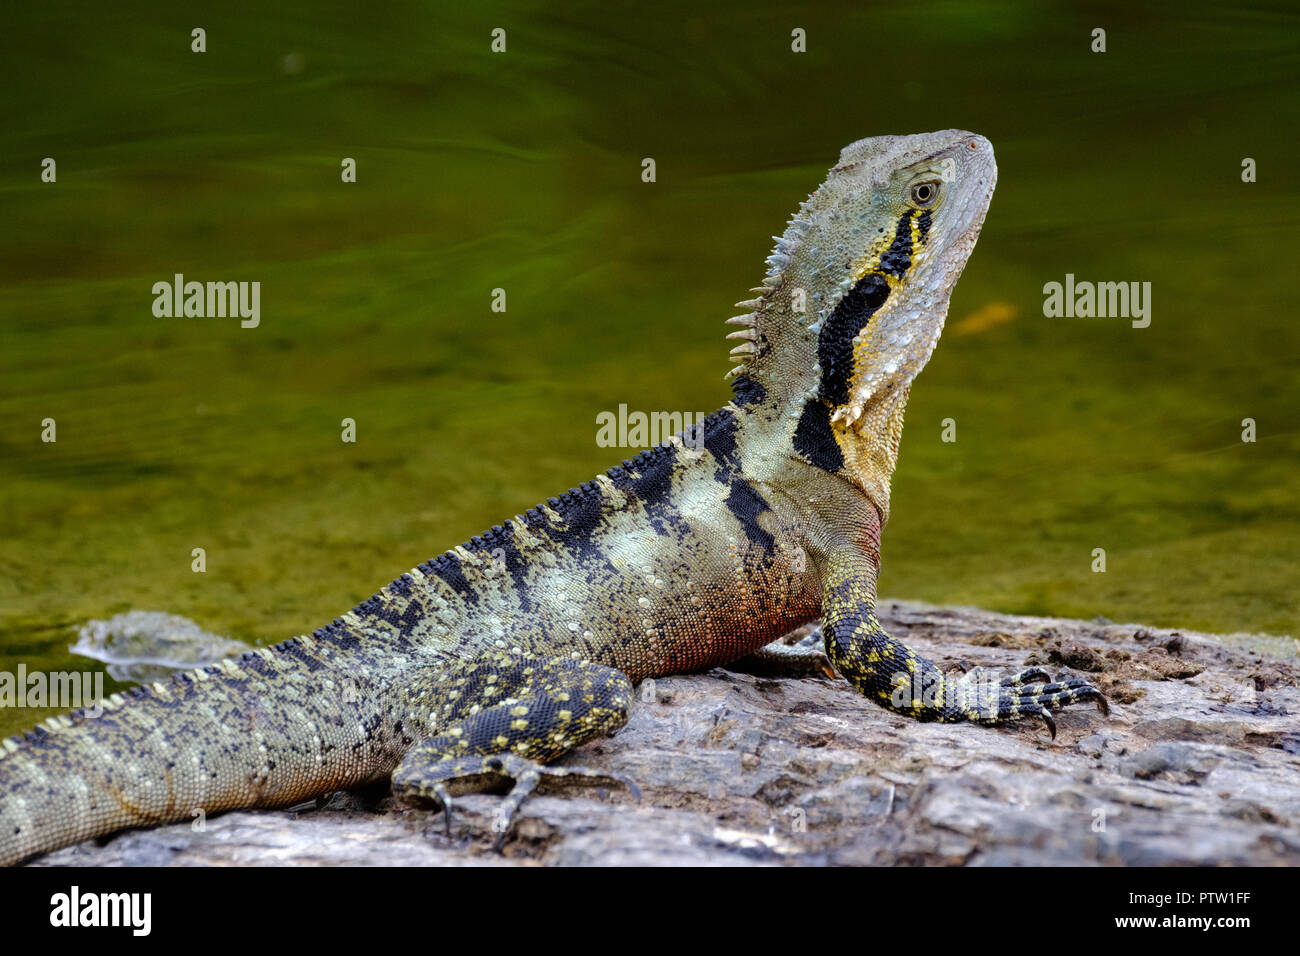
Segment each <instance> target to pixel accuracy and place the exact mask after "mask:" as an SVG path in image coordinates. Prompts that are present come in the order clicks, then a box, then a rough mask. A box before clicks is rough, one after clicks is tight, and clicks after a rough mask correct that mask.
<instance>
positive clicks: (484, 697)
mask: <svg viewBox="0 0 1300 956" xmlns="http://www.w3.org/2000/svg"><path fill="white" fill-rule="evenodd" d="M432 697H433V699H434V700H435V701H437V700H440V701H441V702H442V708H441V709H442V712H443V713H442V715H440V716H441V719H440V721H439V726H440V727H441V728H442V730H441V731H440V732H439V733H438V734H437V736H434V737H430V738H427V739H425V740H423V741H420V742H419V743H417V744H415V746H413V747H412V748H411V749H410V750H409V751H407V754H406V756H405V757H404V758H403V759H402V762H401V763H400V764H399V765H398V767H397V769H396V770H395V771H394V772H393V793H394V794H395V795H396V796H397V798H398V799H399V800H400V801H402V802H404V803H408V804H413V805H422V804H423V805H429V804H432V805H434V806H440V807H441V808H442V810H443V813H444V820H445V823H446V827H447V830H448V832H450V828H451V806H452V797H454V796H459V795H461V794H465V793H482V792H498V791H503V790H505V791H508V793H507V795H506V799H505V801H504V802H503V804H502V806H501V810H500V813H499V817H498V821H499V822H498V835H497V839H496V846H497V847H498V848H500V846H501V844H502V843H504V842H505V838H506V835H507V834H508V833H509V831H510V824H511V821H512V820H513V818H514V814H515V812H516V811H517V810H518V809H519V807H520V805H521V804H522V803H523V802H524V800H525V799H526V798H527V797H528V795H529V794H531V793H532V792H534V790H537V791H539V792H547V791H553V790H558V789H569V788H573V787H577V786H624V787H627V788H628V790H630V791H631V792H632V794H633V795H634V796H636V797H637V798H638V799H640V791H639V790H638V789H637V786H636V784H635V783H633V782H632V781H631V780H630V779H628V778H627V777H624V776H622V775H619V774H610V773H603V772H599V771H593V770H587V769H585V768H582V767H567V766H566V767H548V766H546V764H547V763H549V762H550V761H552V760H555V759H557V758H558V757H560V756H562V755H563V754H565V753H566V752H568V751H569V750H571V749H572V748H574V747H576V746H578V745H579V744H582V743H585V742H586V741H588V740H591V739H593V738H596V737H599V736H602V735H604V734H610V733H613V732H614V731H615V730H617V729H618V728H620V727H622V726H623V724H624V723H626V722H627V717H628V709H629V707H630V706H631V703H632V682H631V681H630V680H629V679H628V677H627V675H626V674H624V673H623V672H621V671H619V670H616V669H614V668H612V667H605V666H603V665H600V664H592V663H589V662H586V661H574V660H569V659H543V658H529V657H524V656H522V655H518V654H509V655H502V656H501V657H500V658H497V659H490V660H486V661H479V662H476V663H475V664H474V665H472V666H469V667H466V668H464V669H463V670H461V671H460V672H459V673H456V672H453V673H450V674H448V673H444V674H441V675H439V680H438V686H437V687H436V688H435V689H434V692H433V694H432Z"/></svg>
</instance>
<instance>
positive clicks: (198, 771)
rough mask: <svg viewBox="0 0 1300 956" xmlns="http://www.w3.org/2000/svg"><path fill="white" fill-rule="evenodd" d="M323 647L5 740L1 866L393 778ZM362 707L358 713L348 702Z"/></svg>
mask: <svg viewBox="0 0 1300 956" xmlns="http://www.w3.org/2000/svg"><path fill="white" fill-rule="evenodd" d="M317 643H318V642H316V641H315V640H314V639H313V638H309V637H301V638H294V639H293V640H291V641H286V642H285V643H283V644H280V645H277V646H276V647H275V648H262V649H260V650H257V651H252V652H250V653H248V654H245V655H244V656H243V657H241V658H238V659H232V660H225V661H222V662H221V663H220V664H216V665H212V666H210V667H205V668H201V669H199V670H193V671H188V672H185V673H182V674H178V675H176V677H174V678H173V679H172V680H170V681H167V682H162V681H160V682H158V683H155V684H151V685H147V686H140V687H136V688H133V689H132V690H131V691H130V692H129V693H126V694H114V695H113V696H112V697H110V698H108V699H106V700H104V701H101V702H100V703H99V704H98V705H96V706H95V707H93V708H83V709H82V710H79V711H76V712H74V713H71V714H63V715H60V716H57V717H51V718H50V719H49V720H47V721H45V722H44V723H43V724H41V725H40V726H39V727H37V728H36V729H35V730H32V731H29V732H28V733H26V734H22V735H19V736H16V737H9V738H7V739H4V740H0V865H6V866H8V865H13V864H15V863H19V862H22V861H23V860H26V859H28V858H30V857H33V856H36V855H39V854H42V853H48V852H50V851H51V850H55V849H58V848H60V847H64V846H68V845H71V844H74V843H79V842H81V841H83V840H87V839H90V838H92V837H96V836H101V835H103V834H107V833H111V832H113V831H115V830H120V829H123V828H126V827H138V826H152V825H155V824H159V823H167V822H172V821H178V820H189V819H196V820H200V821H201V820H203V819H205V817H206V814H208V813H215V812H217V811H220V810H230V809H236V808H247V807H255V806H257V807H271V806H287V805H291V804H293V803H296V802H299V801H301V800H304V799H307V798H309V797H311V796H315V795H318V794H320V793H326V792H329V791H331V790H334V789H338V788H340V787H344V786H351V785H355V784H358V783H363V782H365V781H367V780H370V779H375V778H376V777H378V776H380V775H382V774H383V773H384V772H385V771H391V769H392V766H394V765H395V764H396V762H397V760H398V759H399V757H400V754H393V753H389V752H388V748H386V746H385V743H384V738H383V736H382V735H379V736H378V737H377V738H375V737H369V736H368V735H367V727H366V725H369V726H370V728H371V729H373V728H374V726H375V724H376V722H377V721H376V717H377V715H374V714H366V713H364V712H362V710H361V706H362V705H361V703H360V702H361V701H364V700H365V699H366V697H367V695H366V694H364V693H361V694H356V695H351V694H348V693H338V694H334V693H329V690H330V689H331V687H332V686H333V684H334V681H333V680H332V679H331V674H334V673H337V672H338V669H337V666H336V665H331V664H326V663H324V662H323V661H322V659H321V657H320V655H319V653H318V652H317V650H316V644H317ZM350 700H355V701H356V702H350Z"/></svg>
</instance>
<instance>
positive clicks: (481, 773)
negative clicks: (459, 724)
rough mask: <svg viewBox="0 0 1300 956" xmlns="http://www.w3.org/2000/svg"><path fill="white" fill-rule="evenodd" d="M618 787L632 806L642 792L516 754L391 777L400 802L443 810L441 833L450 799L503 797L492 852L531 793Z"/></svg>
mask: <svg viewBox="0 0 1300 956" xmlns="http://www.w3.org/2000/svg"><path fill="white" fill-rule="evenodd" d="M613 786H620V787H624V788H626V789H627V790H628V792H629V793H631V794H632V796H633V797H635V798H636V800H637V802H638V803H639V802H640V801H641V790H640V788H639V787H638V786H637V785H636V783H635V782H634V781H633V780H632V779H631V778H630V777H627V776H624V775H623V774H620V773H610V772H607V771H601V770H589V769H587V768H585V767H555V766H548V765H546V764H540V763H537V762H536V761H533V760H528V759H527V758H525V757H520V756H519V755H518V754H512V753H502V754H493V755H491V756H487V757H479V756H465V757H452V758H449V759H446V760H441V761H439V762H437V763H435V764H433V765H431V766H428V767H426V768H425V770H424V772H423V773H422V774H420V775H419V776H415V775H412V774H409V773H408V774H404V775H402V776H400V777H399V776H398V775H394V777H393V793H394V795H395V796H396V797H397V798H398V800H400V801H401V802H403V803H407V804H411V805H415V806H422V805H425V806H427V805H430V804H431V805H433V806H434V807H435V808H436V807H441V808H442V811H443V828H444V832H446V833H447V834H448V835H450V834H451V807H452V798H453V797H454V796H461V795H463V794H466V793H502V792H504V793H505V794H506V797H505V799H504V800H503V801H502V802H501V806H500V807H499V808H498V809H497V814H496V820H495V821H494V823H493V826H492V828H493V829H494V830H495V831H496V833H497V837H496V840H495V841H494V842H493V849H496V850H500V849H501V847H502V845H503V844H504V843H505V841H506V837H507V836H508V835H509V833H510V827H511V824H512V823H513V822H514V817H515V813H516V812H517V811H518V810H519V807H520V806H521V805H522V804H523V802H524V801H525V800H526V799H528V797H529V795H531V794H532V793H543V794H545V793H556V792H560V791H564V790H573V789H577V788H579V787H613Z"/></svg>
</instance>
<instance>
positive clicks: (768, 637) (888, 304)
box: [0, 130, 1105, 864]
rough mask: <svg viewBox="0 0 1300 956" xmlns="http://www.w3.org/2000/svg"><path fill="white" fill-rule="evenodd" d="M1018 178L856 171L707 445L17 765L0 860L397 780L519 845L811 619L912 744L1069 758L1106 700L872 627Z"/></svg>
mask: <svg viewBox="0 0 1300 956" xmlns="http://www.w3.org/2000/svg"><path fill="white" fill-rule="evenodd" d="M996 177H997V167H996V165H995V163H994V159H993V150H992V147H991V146H990V145H989V142H988V141H987V140H986V139H984V138H983V137H982V136H978V135H975V134H972V133H968V132H964V131H960V130H947V131H944V132H938V133H929V134H922V135H915V136H882V137H877V138H872V139H864V140H861V141H859V142H856V143H853V144H852V145H850V146H848V147H846V148H845V149H844V150H843V151H842V152H841V154H840V158H839V162H838V163H837V164H836V165H835V166H834V167H833V168H832V169H831V170H830V173H829V175H828V176H827V178H826V181H825V182H824V183H823V184H822V185H821V186H820V187H819V188H818V189H817V190H816V192H814V193H813V194H812V195H811V196H810V197H809V198H808V200H807V201H806V202H804V203H803V204H802V205H801V206H800V208H799V210H798V212H797V213H796V214H795V215H794V217H793V218H792V219H791V220H790V222H789V225H788V227H787V229H786V231H785V234H784V235H783V236H781V237H780V238H779V239H778V240H777V244H776V249H775V251H774V252H773V253H772V255H771V257H770V258H769V259H768V265H769V269H768V272H767V276H766V278H765V279H764V280H763V284H762V285H761V286H759V287H758V288H756V289H754V290H753V291H754V293H755V296H754V297H753V298H751V299H748V300H746V301H744V302H741V303H738V305H739V306H740V307H741V308H743V309H744V310H745V311H744V314H743V315H739V316H737V317H735V318H732V319H729V320H728V322H729V323H731V324H732V325H734V326H735V327H736V329H735V331H733V332H732V333H731V335H730V336H729V338H732V339H736V340H738V344H737V345H736V347H735V349H733V354H735V355H737V356H738V357H739V358H738V361H739V362H740V363H741V364H739V365H738V366H737V367H736V368H735V369H733V370H732V372H731V373H729V376H730V377H731V378H732V379H733V383H732V387H733V396H732V399H731V401H730V402H729V403H728V404H727V405H726V406H725V407H723V408H722V409H720V410H719V411H717V412H714V413H713V414H712V415H709V416H708V417H707V418H706V419H705V421H704V423H703V426H702V433H701V432H700V431H697V430H695V429H699V428H700V427H701V426H698V425H697V426H695V427H694V428H693V429H690V430H688V432H686V433H684V434H682V435H678V436H674V437H673V438H672V439H670V440H669V441H666V442H664V443H662V444H660V445H658V446H656V447H655V448H653V449H650V450H649V451H645V452H642V453H641V454H639V455H638V456H636V457H635V458H632V459H630V460H627V461H624V462H623V463H622V464H621V465H617V466H615V467H614V468H612V469H610V470H609V471H608V472H607V473H606V474H602V475H597V476H596V478H595V479H594V480H591V481H587V482H584V483H582V484H581V485H579V486H578V487H576V488H573V489H571V490H569V491H567V492H565V493H564V494H563V495H560V496H558V497H555V498H550V499H548V500H547V501H546V502H545V503H543V504H541V505H539V506H538V507H536V508H532V509H530V510H528V511H526V512H524V513H523V514H522V515H517V516H515V517H514V518H512V519H510V520H509V521H505V522H503V523H501V524H499V525H497V526H495V527H493V528H492V529H491V530H490V531H487V532H485V533H484V534H482V535H479V536H475V537H473V538H471V539H470V540H469V541H467V542H465V543H464V544H462V545H460V546H459V547H456V548H455V549H453V550H451V551H448V552H446V553H445V554H443V555H441V556H439V557H437V558H435V559H433V560H431V561H428V562H427V563H425V564H422V565H420V566H419V567H417V568H414V569H412V570H411V571H409V572H408V573H406V574H403V575H402V576H401V577H399V578H398V579H397V580H395V581H393V582H392V583H391V584H389V585H388V586H387V587H385V588H383V589H382V590H380V591H379V592H378V593H377V594H375V595H374V596H373V597H372V598H370V599H369V600H367V601H365V602H364V603H362V604H360V605H358V606H357V607H355V608H353V609H352V610H351V611H349V612H348V613H346V614H344V615H343V616H342V617H340V618H339V619H337V620H335V621H334V622H333V623H331V624H329V625H327V626H325V627H323V628H320V629H319V630H317V631H315V632H314V633H312V634H310V635H305V636H301V637H296V638H293V639H292V640H289V641H285V642H283V643H281V644H278V645H276V646H274V647H264V648H261V649H259V650H256V651H252V652H249V653H247V654H244V655H243V656H242V657H238V658H233V659H228V660H224V661H222V662H221V663H220V664H218V665H213V666H209V667H204V668H200V669H197V670H192V671H188V672H186V673H182V674H179V675H177V676H176V677H174V678H173V679H171V680H166V681H159V682H156V683H152V684H145V685H141V686H137V687H135V688H133V689H132V690H131V691H130V692H128V693H124V694H114V695H113V696H112V697H110V698H109V699H108V700H106V701H104V702H103V712H102V714H100V715H99V716H93V715H91V714H89V713H86V712H76V713H72V714H68V715H63V716H58V717H53V718H51V719H49V720H47V721H46V722H45V723H43V724H42V725H41V726H39V727H37V728H36V729H35V730H32V731H30V732H28V733H26V734H22V735H18V736H15V737H11V738H8V739H6V740H4V741H2V742H0V862H3V863H6V864H11V863H16V862H19V861H23V860H26V859H28V858H31V857H33V856H36V855H39V854H42V853H46V852H49V851H50V850H53V849H55V848H58V847H62V846H66V845H68V844H73V843H77V842H79V841H82V840H85V839H88V838H90V837H94V836H98V835H102V834H106V833H110V832H112V831H115V830H119V829H122V828H127V827H136V826H145V825H153V824H158V823H163V822H166V821H171V820H188V819H190V818H191V816H192V814H193V812H194V811H195V810H196V809H198V808H201V809H203V810H204V811H205V812H208V813H213V812H216V811H220V810H228V809H233V808H242V807H283V806H288V805H292V804H295V803H299V802H301V801H303V800H305V799H308V798H310V797H312V796H316V795H321V794H325V793H328V792H330V791H334V790H338V789H341V788H353V787H358V786H361V785H363V784H366V783H369V782H372V781H378V780H383V779H387V778H391V781H392V788H393V791H394V793H395V794H396V795H397V797H398V798H399V799H401V800H403V801H404V802H409V803H414V804H422V805H432V806H435V807H436V806H442V807H443V808H444V809H448V808H450V806H451V802H452V799H453V798H454V797H455V796H456V795H458V794H460V793H465V792H471V791H480V790H489V789H505V790H507V791H508V795H507V796H506V798H505V805H504V807H503V815H504V819H505V820H507V821H508V820H509V819H510V818H511V816H512V815H513V814H514V813H515V811H516V810H517V809H518V807H519V805H520V804H521V803H522V801H523V800H524V798H525V797H526V796H527V795H528V794H529V793H530V792H532V791H533V790H534V789H536V788H538V787H539V785H541V786H542V788H543V789H545V788H548V787H550V788H558V787H564V786H568V785H584V784H592V783H606V784H609V783H613V782H625V783H630V781H622V780H620V778H617V777H611V775H609V774H606V773H595V772H593V771H589V770H586V769H584V768H582V767H577V766H568V765H561V766H552V765H551V764H552V762H553V761H555V760H556V758H558V757H560V756H561V755H563V754H565V753H566V752H567V751H569V750H571V749H572V748H574V747H576V746H578V745H580V744H582V743H583V742H584V741H587V740H591V739H592V738H594V737H597V736H599V735H603V734H608V733H610V732H612V731H614V730H616V729H617V728H619V727H620V726H621V725H622V724H623V723H624V722H625V721H626V719H627V716H628V710H629V707H630V706H631V703H632V699H633V685H634V684H635V683H636V682H638V681H640V680H643V679H645V678H648V677H655V676H660V675H666V674H675V673H681V672H685V671H696V670H700V669H702V668H707V667H710V666H713V665H719V664H726V663H729V662H735V661H738V660H740V659H742V658H745V657H746V656H748V655H755V654H758V655H769V656H772V657H775V658H783V657H789V656H791V652H789V651H786V652H784V654H783V653H782V652H781V651H780V650H779V647H778V646H777V645H773V642H774V641H777V640H778V639H779V638H781V637H782V636H783V635H785V634H787V633H788V632H790V631H791V630H792V629H794V628H797V627H799V626H800V625H803V624H806V623H808V622H810V621H813V620H815V619H817V618H819V617H820V618H821V620H822V632H823V634H824V649H825V657H824V658H822V660H823V662H825V661H829V663H830V664H831V665H833V666H834V668H835V670H837V671H838V672H839V673H840V674H841V675H843V677H844V678H845V679H846V680H847V681H848V682H849V683H850V684H851V685H852V686H853V687H854V688H856V689H857V690H858V691H859V692H860V693H862V694H864V695H866V696H867V697H868V698H869V699H871V700H873V701H875V702H877V703H879V704H880V705H882V706H884V707H886V708H889V709H890V710H892V711H895V712H898V713H901V714H905V715H907V716H910V717H914V718H916V719H918V720H939V721H972V722H975V723H982V724H998V723H1003V722H1006V721H1010V720H1014V719H1016V718H1018V717H1023V716H1029V715H1033V716H1037V717H1041V718H1043V719H1045V720H1047V722H1048V724H1049V726H1051V727H1052V728H1053V732H1055V731H1054V725H1053V724H1052V720H1051V715H1050V711H1051V709H1053V708H1056V707H1060V706H1062V705H1064V704H1069V703H1075V702H1079V701H1085V700H1090V701H1095V702H1097V704H1098V706H1101V707H1103V708H1104V706H1105V701H1104V698H1102V696H1101V694H1100V693H1099V692H1098V691H1097V689H1096V688H1094V687H1093V686H1091V685H1090V684H1088V683H1087V682H1085V681H1083V680H1079V679H1073V678H1069V679H1064V680H1061V681H1053V680H1051V678H1050V677H1049V675H1048V674H1046V673H1045V672H1043V671H1041V670H1029V671H1025V672H1022V673H1020V674H1016V675H1013V676H1008V677H1005V678H1002V679H1000V680H999V679H997V678H989V677H986V676H984V675H982V674H980V675H978V676H976V675H964V676H959V677H953V676H950V675H946V674H944V673H942V672H941V671H940V670H939V669H938V668H937V667H936V666H935V665H934V664H932V663H931V662H930V661H928V660H925V659H923V658H921V657H918V656H917V655H916V654H915V653H914V652H913V651H912V650H911V649H909V648H908V647H907V646H906V645H904V644H902V643H901V642H899V641H896V640H894V639H893V638H891V637H890V636H889V635H888V634H886V633H885V631H884V630H883V629H882V628H881V626H880V624H879V622H878V621H877V619H876V612H875V601H876V576H877V572H878V569H879V549H880V533H881V528H882V527H883V526H884V524H885V522H886V520H887V519H888V517H889V491H890V479H891V476H892V474H893V471H894V466H895V463H896V460H897V456H898V443H899V438H900V435H901V432H902V427H903V410H904V405H905V404H906V401H907V395H908V390H909V387H910V385H911V383H912V380H913V378H915V376H916V375H917V373H918V372H920V370H921V368H922V367H923V366H924V365H925V363H926V361H927V359H928V358H929V356H930V354H931V352H932V351H933V349H934V347H935V344H936V343H937V341H938V339H939V334H940V331H941V330H942V328H943V323H944V318H945V315H946V314H947V310H948V301H949V297H950V295H951V293H952V289H953V286H954V285H955V283H956V282H957V278H958V276H959V275H960V274H961V271H962V268H963V267H964V266H965V264H966V260H967V258H968V257H969V256H970V253H971V250H972V249H973V248H974V245H975V240H976V238H977V236H978V235H979V231H980V228H981V225H982V224H983V221H984V216H985V213H986V211H987V209H988V205H989V201H990V198H991V197H992V195H993V188H994V184H995V181H996ZM769 645H773V646H771V647H769ZM816 653H818V654H820V653H821V652H820V651H817V652H816ZM794 656H795V657H797V656H798V655H797V654H795V655H794ZM796 666H797V667H798V666H802V665H800V664H797V662H796ZM502 836H504V833H503V834H502Z"/></svg>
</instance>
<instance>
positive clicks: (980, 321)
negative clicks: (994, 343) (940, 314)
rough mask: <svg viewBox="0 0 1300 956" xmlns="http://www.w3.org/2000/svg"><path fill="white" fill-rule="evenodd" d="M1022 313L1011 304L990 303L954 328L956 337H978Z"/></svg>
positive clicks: (953, 331)
mask: <svg viewBox="0 0 1300 956" xmlns="http://www.w3.org/2000/svg"><path fill="white" fill-rule="evenodd" d="M1019 314H1020V311H1019V310H1018V309H1017V308H1016V307H1015V306H1014V305H1012V304H1011V303H1010V302H990V303H989V304H988V305H986V306H984V307H983V308H979V309H976V310H975V311H974V312H972V313H971V314H970V315H968V316H966V318H964V319H962V320H961V321H960V322H958V323H956V324H955V325H953V326H952V333H953V334H954V335H976V334H978V333H980V332H987V331H988V330H989V329H991V328H993V327H994V326H998V325H1002V324H1004V323H1006V322H1010V321H1011V320H1012V319H1014V318H1015V317H1016V316H1017V315H1019Z"/></svg>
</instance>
